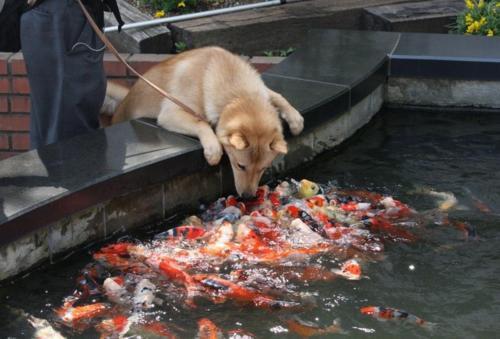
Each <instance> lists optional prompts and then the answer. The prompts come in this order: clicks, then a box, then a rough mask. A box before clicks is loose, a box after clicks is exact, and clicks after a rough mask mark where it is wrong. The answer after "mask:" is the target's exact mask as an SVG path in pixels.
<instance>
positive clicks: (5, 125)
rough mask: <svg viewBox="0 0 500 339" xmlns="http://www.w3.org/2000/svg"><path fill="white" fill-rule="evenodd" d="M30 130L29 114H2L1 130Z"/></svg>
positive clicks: (0, 120) (0, 119) (0, 116)
mask: <svg viewBox="0 0 500 339" xmlns="http://www.w3.org/2000/svg"><path fill="white" fill-rule="evenodd" d="M29 130H30V117H29V115H10V114H9V115H7V114H4V115H0V131H21V132H28V131H29Z"/></svg>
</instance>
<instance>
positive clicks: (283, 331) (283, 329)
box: [269, 325, 288, 334]
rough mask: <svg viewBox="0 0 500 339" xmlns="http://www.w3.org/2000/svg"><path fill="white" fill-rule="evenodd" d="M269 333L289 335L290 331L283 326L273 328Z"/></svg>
mask: <svg viewBox="0 0 500 339" xmlns="http://www.w3.org/2000/svg"><path fill="white" fill-rule="evenodd" d="M269 331H271V332H272V333H276V334H277V333H287V332H288V329H286V328H284V327H283V326H281V325H278V326H274V327H271V328H270V329H269Z"/></svg>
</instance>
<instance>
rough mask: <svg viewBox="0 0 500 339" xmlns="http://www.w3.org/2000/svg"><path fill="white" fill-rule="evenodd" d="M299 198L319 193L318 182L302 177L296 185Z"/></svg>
mask: <svg viewBox="0 0 500 339" xmlns="http://www.w3.org/2000/svg"><path fill="white" fill-rule="evenodd" d="M298 187H299V188H298V195H299V198H310V197H312V196H314V195H316V194H318V193H319V190H320V187H319V185H318V184H316V183H314V182H312V181H309V180H306V179H302V180H301V181H300V182H299V185H298Z"/></svg>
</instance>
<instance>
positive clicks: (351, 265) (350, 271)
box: [332, 259, 362, 280]
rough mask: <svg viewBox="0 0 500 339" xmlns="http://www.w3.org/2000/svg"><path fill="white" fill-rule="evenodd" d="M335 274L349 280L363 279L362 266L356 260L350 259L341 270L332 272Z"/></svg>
mask: <svg viewBox="0 0 500 339" xmlns="http://www.w3.org/2000/svg"><path fill="white" fill-rule="evenodd" d="M332 272H333V273H335V274H337V275H339V276H342V277H344V278H346V279H347V280H359V279H361V278H362V277H361V265H360V264H359V263H358V262H357V261H356V260H355V259H350V260H347V261H346V262H344V263H343V264H342V266H341V267H340V270H339V269H334V270H332Z"/></svg>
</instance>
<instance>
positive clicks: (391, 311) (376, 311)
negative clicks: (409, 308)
mask: <svg viewBox="0 0 500 339" xmlns="http://www.w3.org/2000/svg"><path fill="white" fill-rule="evenodd" d="M360 311H361V313H362V314H365V315H369V316H372V317H373V318H375V319H377V320H380V321H387V320H395V321H404V322H407V323H412V324H415V325H418V326H422V327H426V328H432V327H434V326H435V324H434V323H430V322H428V321H425V320H423V319H422V318H419V317H417V316H416V315H413V314H411V313H408V312H406V311H403V310H399V309H397V308H391V307H380V306H364V307H361V309H360Z"/></svg>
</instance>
